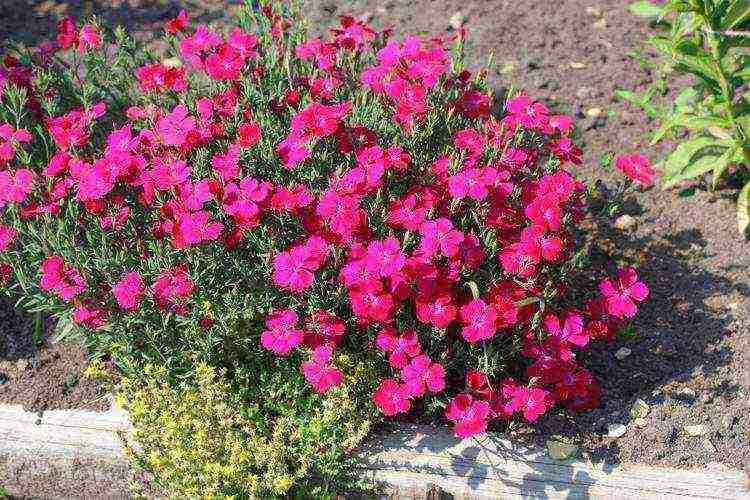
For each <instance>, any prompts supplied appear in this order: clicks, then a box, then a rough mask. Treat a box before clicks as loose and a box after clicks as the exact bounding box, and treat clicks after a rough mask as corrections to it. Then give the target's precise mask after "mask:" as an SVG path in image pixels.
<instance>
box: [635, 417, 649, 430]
mask: <svg viewBox="0 0 750 500" xmlns="http://www.w3.org/2000/svg"><path fill="white" fill-rule="evenodd" d="M633 425H635V426H636V427H638V428H639V429H643V428H644V427H646V426H647V425H648V420H646V419H645V418H636V419H635V420H633Z"/></svg>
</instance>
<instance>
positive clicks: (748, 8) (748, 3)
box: [721, 0, 750, 30]
mask: <svg viewBox="0 0 750 500" xmlns="http://www.w3.org/2000/svg"><path fill="white" fill-rule="evenodd" d="M747 22H750V0H736V1H735V2H734V4H733V5H732V7H731V8H730V9H729V11H728V12H727V13H726V15H725V16H724V19H722V22H721V24H722V27H723V28H724V29H728V30H732V29H737V28H739V27H740V26H742V25H744V24H745V23H747Z"/></svg>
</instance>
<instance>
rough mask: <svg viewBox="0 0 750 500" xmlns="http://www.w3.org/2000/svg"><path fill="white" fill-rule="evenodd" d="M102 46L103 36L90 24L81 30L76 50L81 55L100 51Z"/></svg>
mask: <svg viewBox="0 0 750 500" xmlns="http://www.w3.org/2000/svg"><path fill="white" fill-rule="evenodd" d="M101 46H102V36H101V35H100V34H99V31H98V30H97V29H96V28H94V27H93V26H91V25H89V24H87V25H86V26H84V27H83V28H81V32H80V33H79V34H78V48H77V49H76V50H77V51H78V53H79V54H83V53H85V52H86V51H88V50H91V49H98V48H99V47H101Z"/></svg>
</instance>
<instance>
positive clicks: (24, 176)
mask: <svg viewBox="0 0 750 500" xmlns="http://www.w3.org/2000/svg"><path fill="white" fill-rule="evenodd" d="M33 185H34V173H33V172H32V171H31V170H27V169H25V168H21V169H18V170H16V171H15V172H13V171H11V170H3V171H1V172H0V206H2V205H4V204H5V203H6V202H12V203H21V202H22V201H24V200H25V199H26V197H27V196H29V194H30V193H31V190H32V188H33Z"/></svg>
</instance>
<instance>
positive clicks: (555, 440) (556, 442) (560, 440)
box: [547, 436, 578, 460]
mask: <svg viewBox="0 0 750 500" xmlns="http://www.w3.org/2000/svg"><path fill="white" fill-rule="evenodd" d="M547 452H548V453H549V456H550V457H552V458H554V459H555V460H567V459H569V458H573V457H575V456H576V454H578V446H576V445H575V444H573V443H570V442H568V440H567V439H566V438H564V437H561V436H552V437H551V438H549V439H548V440H547Z"/></svg>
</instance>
